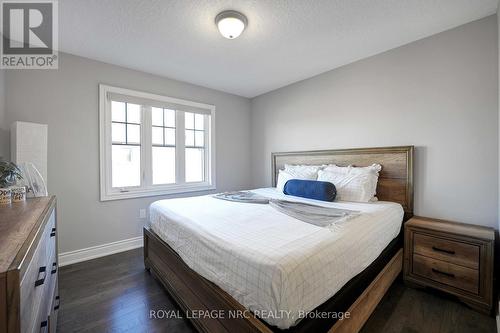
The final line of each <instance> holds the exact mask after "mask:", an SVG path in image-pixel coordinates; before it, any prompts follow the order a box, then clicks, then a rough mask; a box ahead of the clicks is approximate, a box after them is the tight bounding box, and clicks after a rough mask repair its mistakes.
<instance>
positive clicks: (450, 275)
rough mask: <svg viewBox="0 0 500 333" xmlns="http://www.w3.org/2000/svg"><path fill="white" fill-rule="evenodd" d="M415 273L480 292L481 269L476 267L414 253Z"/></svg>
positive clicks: (476, 292) (469, 290) (463, 288)
mask: <svg viewBox="0 0 500 333" xmlns="http://www.w3.org/2000/svg"><path fill="white" fill-rule="evenodd" d="M413 274H416V275H419V276H422V277H425V278H427V279H431V280H434V281H437V282H440V283H443V284H446V285H448V286H452V287H455V288H458V289H462V290H465V291H468V292H471V293H474V294H478V293H479V271H478V270H475V269H471V268H467V267H463V266H459V265H455V264H451V263H449V262H445V261H442V260H438V259H433V258H428V257H424V256H421V255H419V254H414V255H413Z"/></svg>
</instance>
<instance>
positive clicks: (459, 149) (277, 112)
mask: <svg viewBox="0 0 500 333" xmlns="http://www.w3.org/2000/svg"><path fill="white" fill-rule="evenodd" d="M497 44H498V39H497V21H496V16H495V15H493V16H490V17H487V18H484V19H482V20H479V21H475V22H472V23H469V24H467V25H463V26H460V27H458V28H455V29H452V30H450V31H446V32H443V33H440V34H437V35H434V36H431V37H429V38H425V39H422V40H420V41H416V42H413V43H411V44H408V45H405V46H402V47H400V48H397V49H393V50H390V51H388V52H385V53H382V54H379V55H376V56H373V57H370V58H367V59H364V60H361V61H358V62H355V63H352V64H349V65H347V66H344V67H341V68H338V69H335V70H332V71H330V72H327V73H324V74H321V75H318V76H316V77H313V78H310V79H307V80H304V81H301V82H298V83H295V84H292V85H290V86H287V87H284V88H281V89H278V90H276V91H273V92H270V93H267V94H265V95H261V96H259V97H256V98H254V99H253V100H252V170H253V185H254V186H266V185H270V183H271V172H270V165H271V163H270V154H271V152H273V151H294V150H313V149H333V148H352V147H377V146H396V145H415V146H416V147H417V150H416V168H415V212H416V214H421V215H425V216H431V217H438V218H445V219H453V220H458V221H463V222H469V223H474V224H482V225H488V226H492V227H495V228H498V223H497V217H498V177H499V173H498V154H499V147H498V145H499V142H498V126H499V122H498V116H499V113H498V98H497V97H498V47H497Z"/></svg>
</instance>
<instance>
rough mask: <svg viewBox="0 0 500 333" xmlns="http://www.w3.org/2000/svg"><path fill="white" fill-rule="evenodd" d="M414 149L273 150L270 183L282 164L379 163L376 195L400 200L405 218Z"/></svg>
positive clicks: (408, 210)
mask: <svg viewBox="0 0 500 333" xmlns="http://www.w3.org/2000/svg"><path fill="white" fill-rule="evenodd" d="M413 150H414V148H413V146H403V147H381V148H354V149H336V150H316V151H299V152H287V153H272V154H271V163H272V177H273V179H272V181H273V186H276V180H277V178H278V170H280V169H283V168H284V166H285V164H306V165H307V164H309V165H322V164H336V165H339V166H347V165H353V166H369V165H372V164H373V163H378V164H380V165H381V166H382V171H381V172H380V175H379V178H378V185H377V197H378V199H379V200H382V201H392V202H397V203H400V204H401V205H402V206H403V208H404V211H405V220H407V219H409V218H410V217H411V216H412V215H413Z"/></svg>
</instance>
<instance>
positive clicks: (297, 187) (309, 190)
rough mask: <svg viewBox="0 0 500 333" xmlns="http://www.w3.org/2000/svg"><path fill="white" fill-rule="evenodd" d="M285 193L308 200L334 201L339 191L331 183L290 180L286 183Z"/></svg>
mask: <svg viewBox="0 0 500 333" xmlns="http://www.w3.org/2000/svg"><path fill="white" fill-rule="evenodd" d="M283 193H285V194H288V195H294V196H296V197H302V198H308V199H315V200H321V201H333V200H335V197H336V196H337V189H336V188H335V185H333V183H330V182H322V181H318V180H302V179H290V180H289V181H287V182H286V183H285V187H284V188H283Z"/></svg>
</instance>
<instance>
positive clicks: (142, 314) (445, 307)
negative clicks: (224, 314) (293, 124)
mask: <svg viewBox="0 0 500 333" xmlns="http://www.w3.org/2000/svg"><path fill="white" fill-rule="evenodd" d="M59 295H60V296H61V307H60V310H59V311H60V312H59V318H58V326H57V329H58V332H63V333H64V332H134V333H135V332H137V333H140V332H179V333H184V332H186V333H187V332H195V330H194V328H193V327H192V326H191V324H190V323H189V321H187V320H185V319H179V318H173V319H172V318H170V319H150V318H149V316H150V311H151V310H155V311H157V310H166V311H171V312H168V313H169V314H172V313H173V312H172V311H176V310H177V306H176V305H175V304H174V302H173V301H172V300H171V299H170V297H169V296H168V295H167V294H166V292H165V291H164V290H163V288H162V287H161V286H160V284H159V283H158V282H157V281H156V280H155V279H154V278H153V277H152V276H151V275H150V274H149V273H147V272H146V271H145V270H144V266H143V263H142V249H137V250H132V251H127V252H123V253H119V254H115V255H111V256H107V257H103V258H98V259H94V260H90V261H86V262H83V263H79V264H74V265H70V266H66V267H62V268H61V269H60V275H59ZM362 332H363V333H377V332H383V333H391V332H406V333H416V332H425V333H434V332H450V333H451V332H456V333H462V332H464V333H465V332H477V333H482V332H484V333H494V332H496V326H495V319H494V318H493V317H488V316H485V315H482V314H480V313H477V312H475V311H473V310H471V309H469V308H467V307H466V306H465V305H462V304H460V303H458V302H455V301H453V300H450V299H448V298H447V297H444V296H442V295H434V294H432V293H431V292H427V291H421V290H415V289H411V288H407V287H405V286H404V285H403V283H402V282H401V281H399V280H398V281H397V282H396V283H395V284H394V285H393V286H392V287H391V289H390V290H389V292H388V293H387V294H386V296H385V297H384V299H383V300H382V302H381V303H380V304H379V306H378V307H377V309H376V310H375V312H374V313H373V315H372V316H371V317H370V319H369V320H368V322H367V323H366V325H365V327H364V328H363V331H362Z"/></svg>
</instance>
